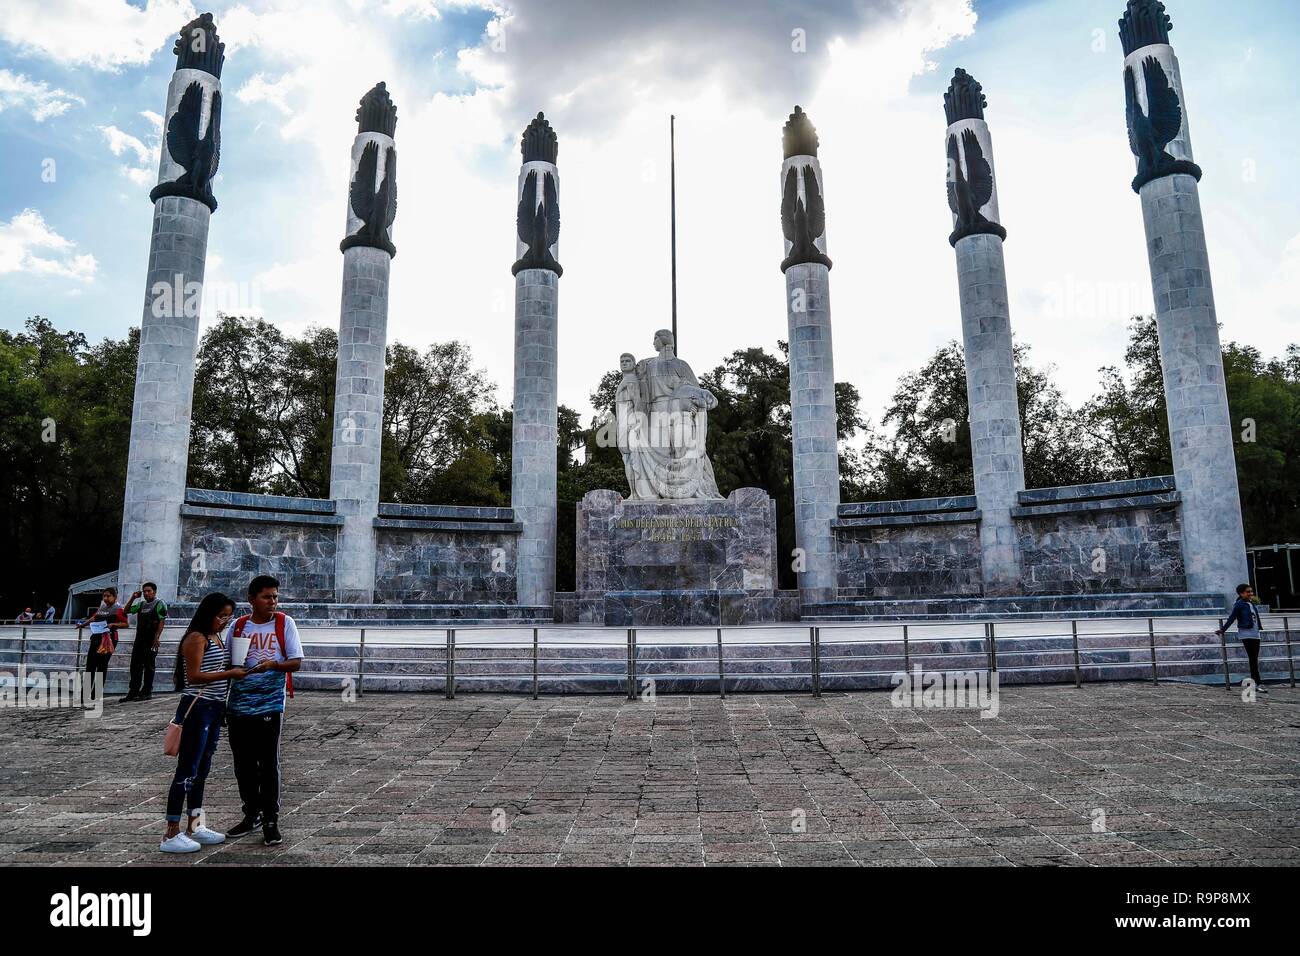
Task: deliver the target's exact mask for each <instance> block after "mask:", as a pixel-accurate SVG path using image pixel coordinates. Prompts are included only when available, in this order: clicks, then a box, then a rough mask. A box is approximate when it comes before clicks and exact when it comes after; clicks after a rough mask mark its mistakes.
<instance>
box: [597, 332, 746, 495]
mask: <svg viewBox="0 0 1300 956" xmlns="http://www.w3.org/2000/svg"><path fill="white" fill-rule="evenodd" d="M654 347H655V351H656V352H657V353H658V355H657V356H656V357H655V358H648V359H642V360H641V361H640V362H638V361H637V360H636V358H635V356H633V355H631V354H630V353H626V352H625V353H624V354H623V355H622V356H621V357H620V359H619V365H620V367H621V368H622V370H623V378H622V381H620V382H619V385H618V390H617V392H616V393H615V400H614V405H615V420H616V425H617V429H618V450H619V452H620V453H621V454H622V456H623V470H624V473H625V474H626V475H627V483H628V488H629V494H628V500H630V501H656V500H670V501H673V500H677V501H680V500H688V499H701V498H703V499H720V498H721V497H722V495H721V494H719V493H718V485H717V482H716V481H715V480H714V478H713V465H712V464H711V463H710V462H709V456H708V454H707V453H706V451H705V438H706V435H707V433H708V422H709V411H710V410H711V409H713V408H716V407H717V405H718V399H717V398H716V397H715V396H714V395H713V394H712V393H711V392H708V391H706V390H705V389H703V388H701V387H700V383H699V381H698V380H697V379H696V377H695V373H694V372H693V371H691V367H690V365H688V364H687V363H686V362H684V361H682V360H681V359H679V358H678V357H677V356H676V354H674V349H675V342H674V340H673V334H672V332H669V331H668V330H667V329H660V330H659V331H658V332H656V333H655V339H654Z"/></svg>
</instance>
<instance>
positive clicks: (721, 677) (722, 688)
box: [718, 628, 727, 700]
mask: <svg viewBox="0 0 1300 956" xmlns="http://www.w3.org/2000/svg"><path fill="white" fill-rule="evenodd" d="M726 679H727V675H726V672H725V671H724V670H723V667H722V628H718V696H719V697H720V698H722V699H724V700H725V699H726V697H727V685H726V683H725V681H726Z"/></svg>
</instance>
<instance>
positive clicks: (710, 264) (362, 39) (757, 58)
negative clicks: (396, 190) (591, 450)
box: [213, 0, 974, 408]
mask: <svg viewBox="0 0 1300 956" xmlns="http://www.w3.org/2000/svg"><path fill="white" fill-rule="evenodd" d="M481 9H482V10H483V14H484V18H485V22H487V20H488V19H489V18H493V17H495V18H497V19H498V20H500V21H502V22H504V23H505V29H504V33H502V34H497V32H496V30H495V29H493V30H491V31H485V33H484V34H483V35H482V36H481V37H479V38H478V40H477V42H476V43H475V45H474V46H472V47H470V48H467V49H462V50H460V51H458V52H457V55H456V58H455V61H454V62H456V63H457V64H458V67H459V69H460V71H461V73H462V74H464V75H465V76H466V77H467V79H470V78H472V79H473V80H474V86H475V87H476V88H474V89H472V90H471V91H470V92H468V93H465V94H462V95H453V94H444V93H436V94H434V95H433V96H432V97H428V96H425V95H423V94H422V92H421V91H422V90H423V89H425V88H427V73H425V72H423V70H424V69H425V68H426V67H427V65H428V61H427V60H422V61H420V62H415V61H414V60H413V58H411V57H409V56H404V55H402V54H401V52H400V45H399V44H395V43H394V42H393V37H394V35H395V34H397V33H400V32H402V31H406V30H409V29H411V28H412V21H411V19H409V15H410V14H412V13H413V12H414V11H415V7H414V6H412V5H409V4H408V5H402V10H401V11H400V12H402V13H404V14H407V15H408V17H407V18H406V19H397V20H390V19H386V18H384V17H375V16H359V15H356V14H355V13H354V12H353V11H352V10H351V5H350V4H340V3H333V4H329V3H322V4H318V5H315V6H314V7H313V15H312V16H311V17H310V18H309V19H307V20H304V18H302V17H301V15H299V14H297V13H295V12H294V10H293V9H291V8H289V7H278V8H274V9H268V8H265V7H262V8H259V9H258V10H257V12H254V11H253V10H250V9H249V8H247V7H244V6H241V7H237V8H235V9H233V10H231V11H228V12H227V13H225V14H224V15H222V16H220V17H219V18H218V20H219V28H220V31H221V35H222V38H223V39H224V40H225V41H226V42H227V44H228V46H229V47H230V48H244V47H249V48H256V49H255V51H254V52H255V53H256V54H257V55H258V56H259V57H260V58H261V61H262V62H267V63H274V64H275V68H276V71H277V72H275V73H258V74H255V75H253V77H252V78H251V79H249V80H245V81H244V83H243V85H242V86H240V87H239V89H238V90H237V93H236V95H237V97H238V99H239V100H240V103H241V106H242V107H243V108H247V109H250V110H258V111H260V114H261V115H262V116H265V117H266V118H267V119H268V120H270V121H272V122H273V123H274V124H275V125H276V127H277V132H276V133H272V134H269V135H278V136H279V137H281V138H282V139H283V140H286V141H293V142H294V143H296V144H299V145H298V147H296V148H297V149H298V151H299V153H301V145H302V144H307V145H309V146H310V147H311V149H310V151H309V152H308V153H306V157H310V158H311V159H314V160H315V163H314V166H315V169H311V168H310V166H304V167H303V171H302V174H301V175H300V176H299V177H298V178H297V180H296V182H295V188H294V189H293V190H281V191H277V194H276V196H275V197H274V200H273V201H274V202H275V203H277V208H276V210H275V212H274V213H271V212H270V211H269V210H268V211H267V214H269V215H274V218H275V219H276V221H278V222H280V223H283V224H285V226H284V228H286V229H287V230H290V231H291V232H292V235H293V241H292V242H290V243H288V247H289V248H292V249H295V250H301V252H299V253H297V254H296V255H294V256H293V257H292V258H289V257H286V256H284V255H281V256H279V257H277V261H276V262H275V264H274V265H273V266H271V267H269V268H265V269H263V270H262V271H261V272H260V274H258V275H257V276H256V278H255V281H254V285H255V287H256V288H257V290H258V291H259V293H260V297H259V298H260V302H261V304H262V306H263V308H264V310H265V313H266V315H267V316H268V317H270V318H271V319H272V320H273V321H275V322H277V323H278V324H283V325H285V326H286V327H289V328H301V327H303V326H304V325H306V324H308V323H313V322H314V323H317V324H331V325H332V324H334V323H335V322H337V319H338V308H339V305H338V303H339V281H340V278H341V265H342V263H341V257H340V255H339V253H338V247H337V242H338V239H341V238H342V228H343V212H344V204H345V202H346V195H347V181H346V169H347V165H346V164H347V155H348V148H349V146H350V144H351V142H352V137H353V135H354V134H355V131H356V126H355V119H354V116H353V113H354V111H355V104H356V102H357V100H358V99H359V97H360V96H361V94H362V93H364V92H365V91H366V90H367V89H369V88H370V86H372V85H373V84H374V82H376V81H377V80H380V79H383V80H386V81H387V82H388V88H389V90H390V91H391V92H392V95H393V98H394V100H395V101H396V103H397V105H398V125H397V146H398V152H399V153H400V154H401V156H402V162H401V164H400V168H401V170H402V172H401V182H400V203H399V210H398V217H397V222H396V227H395V230H394V241H395V242H396V244H397V247H398V250H399V252H398V256H397V259H396V260H395V261H394V263H393V272H392V285H391V301H390V309H389V338H390V341H391V340H400V341H403V342H407V343H409V344H412V345H423V344H426V343H428V342H430V341H434V340H440V339H449V338H462V339H466V340H468V341H469V342H470V343H471V345H472V347H473V348H474V351H475V355H476V357H477V358H478V360H479V362H480V363H482V364H483V365H485V366H486V367H487V368H488V370H489V372H490V374H491V375H492V377H493V378H494V379H495V381H496V382H497V384H498V390H499V398H500V400H501V401H503V402H505V403H509V401H510V399H511V396H510V384H511V377H512V368H513V350H512V342H511V329H512V327H513V318H512V309H513V279H512V277H511V275H510V265H511V263H512V262H513V260H514V216H515V178H516V175H517V172H518V166H519V153H518V142H519V136H520V134H521V133H522V130H523V127H524V125H525V124H526V123H527V120H528V119H529V118H530V117H531V116H532V115H534V114H535V113H536V112H537V111H538V110H539V109H544V110H545V111H546V113H547V116H548V118H550V119H551V121H552V123H553V124H554V125H555V127H556V130H557V132H558V135H559V138H560V160H559V167H560V177H561V205H562V207H563V211H564V223H565V225H564V229H563V231H562V235H561V250H560V251H561V261H562V262H563V263H564V265H565V269H566V272H565V278H564V280H563V282H562V286H563V288H562V293H561V300H562V305H561V315H560V330H561V331H560V345H561V366H560V397H561V400H562V401H563V402H565V403H566V404H569V405H572V406H575V407H578V408H585V407H586V405H587V398H588V394H589V393H590V391H591V389H592V388H593V387H594V385H595V383H596V382H597V381H598V380H599V378H600V376H601V374H603V373H604V372H605V371H606V370H607V369H609V368H613V367H614V366H615V365H616V362H617V357H618V354H619V352H621V351H623V350H625V349H633V350H635V351H637V352H638V353H644V352H646V351H648V349H649V344H650V343H649V339H650V337H651V335H652V334H653V331H654V330H655V329H658V328H661V327H663V326H664V325H666V324H667V315H668V306H669V286H668V273H669V270H668V255H667V250H668V215H667V201H668V175H667V118H668V113H669V112H670V111H676V112H677V114H678V161H679V166H678V193H679V195H678V206H679V229H678V243H679V275H680V283H681V288H680V297H679V301H680V306H681V315H682V336H683V342H684V356H685V357H686V358H687V359H688V360H689V361H691V362H692V364H693V365H694V366H695V368H696V369H697V370H700V371H703V370H706V369H708V368H711V367H712V366H713V365H714V364H716V363H717V362H718V361H720V360H721V359H722V358H723V357H724V356H725V355H727V354H729V353H730V352H731V351H732V350H734V349H737V348H741V347H745V346H748V345H753V344H763V345H766V346H767V347H769V348H773V349H774V348H775V344H776V341H777V339H779V338H785V337H786V330H785V311H784V304H783V303H784V286H783V282H782V279H781V274H780V271H779V269H778V264H779V262H780V259H781V232H780V223H779V217H778V214H777V208H778V205H779V200H780V189H779V182H778V172H779V169H780V163H781V151H780V137H781V126H782V124H783V123H784V122H785V119H786V116H787V114H788V113H789V112H790V110H791V108H792V107H793V105H794V104H795V103H796V102H801V103H803V104H804V105H805V106H806V107H808V108H809V109H810V110H811V111H813V114H812V115H813V119H814V122H816V123H818V125H819V128H821V129H822V130H823V142H824V143H825V144H827V152H826V153H824V157H825V160H826V163H827V168H828V172H827V175H828V178H829V183H830V185H829V187H828V188H829V190H830V191H831V202H832V205H831V209H830V216H831V230H832V232H831V241H832V252H831V254H832V256H833V257H836V256H839V255H843V260H842V261H845V262H847V263H849V265H848V266H847V267H846V272H847V275H848V277H849V278H847V279H845V280H844V281H845V282H846V284H855V283H854V280H853V278H852V277H853V276H854V273H855V272H857V273H860V272H861V270H860V269H855V268H854V266H853V262H854V261H855V260H857V261H859V262H860V261H861V256H862V255H863V254H864V248H863V247H864V245H866V246H869V245H870V244H871V243H875V242H887V241H888V239H887V230H883V229H854V228H851V225H850V224H851V223H852V221H853V220H854V218H855V209H854V203H855V202H857V201H858V198H859V196H862V194H863V193H864V192H865V189H864V188H863V186H862V185H861V184H858V183H856V182H855V180H858V179H860V178H861V176H860V174H859V173H858V172H857V170H858V167H859V165H860V160H859V155H860V154H861V153H862V152H864V151H865V152H871V151H872V150H876V149H877V142H876V138H877V137H879V138H881V139H883V140H885V141H891V140H892V139H894V138H895V137H896V136H897V135H898V130H900V129H904V130H905V131H906V135H907V136H917V131H918V129H919V130H920V132H919V142H920V146H919V147H918V152H919V154H920V155H921V156H923V157H926V158H933V157H931V156H930V154H931V153H932V152H935V149H934V148H933V147H934V143H933V139H934V137H933V135H932V134H933V127H934V125H935V123H936V122H938V124H939V126H940V128H941V127H942V111H941V110H940V111H939V113H938V120H937V121H936V120H935V117H934V115H933V113H934V110H933V109H932V110H930V111H929V115H927V116H926V117H925V121H924V122H922V121H921V120H919V119H918V117H917V115H916V114H915V113H914V112H913V113H912V114H911V115H905V116H903V118H902V119H901V120H898V121H896V120H895V119H894V118H893V117H892V116H891V114H890V111H889V109H887V108H886V104H888V103H891V102H892V101H895V100H897V99H899V98H901V97H903V96H904V95H905V94H906V91H907V87H908V83H909V81H910V79H911V78H912V77H913V76H915V75H916V74H917V73H919V72H922V71H924V70H926V69H928V68H929V67H930V64H929V62H928V57H929V55H930V53H931V52H932V51H933V50H934V49H936V48H939V47H942V46H943V45H944V44H946V43H949V42H951V41H952V40H953V39H954V38H957V37H961V36H965V35H967V34H968V33H969V32H970V31H971V29H972V26H973V22H974V15H973V13H972V12H971V6H970V3H969V2H968V0H907V2H904V3H893V2H889V3H885V2H865V3H862V4H858V5H857V6H856V7H854V8H851V9H846V10H844V11H842V12H838V13H826V12H824V11H822V10H820V9H819V8H818V5H817V4H814V3H811V2H809V3H804V4H796V5H795V6H794V7H792V8H788V9H782V10H767V11H765V12H763V13H761V14H759V15H757V16H750V15H749V14H746V15H744V16H738V15H737V14H736V13H735V8H734V6H733V5H729V4H726V3H723V2H721V0H705V2H701V3H695V4H692V5H691V6H690V7H686V8H680V9H669V10H667V11H666V12H665V10H664V8H662V7H654V6H648V5H647V6H638V7H635V8H634V7H631V6H614V5H604V6H601V7H599V8H598V9H594V8H592V7H591V6H590V5H588V4H584V3H580V2H577V0H569V2H556V0H547V2H546V3H544V4H541V3H537V2H535V0H515V2H512V3H510V4H509V10H508V11H507V10H505V9H503V8H497V7H495V6H490V5H489V4H486V3H485V4H482V5H481ZM792 11H793V12H792ZM796 28H798V29H803V30H805V31H806V36H807V52H805V53H797V52H795V51H794V50H792V49H791V44H792V31H793V30H795V29H796ZM304 31H305V32H304ZM498 38H500V39H504V49H500V46H501V44H500V42H496V43H495V45H494V41H498ZM828 77H829V79H828ZM268 107H269V108H268ZM864 110H869V111H870V112H869V116H868V117H864V115H863V112H864ZM876 124H882V125H879V126H877V125H876ZM831 143H836V144H838V145H836V146H831V145H830V144H831ZM877 151H878V150H877ZM908 155H909V157H910V156H911V154H910V153H909V154H908ZM936 155H937V157H938V158H937V159H936V160H935V161H934V162H933V163H930V164H929V165H930V166H932V167H934V168H933V169H927V165H926V163H925V162H920V163H912V164H911V166H910V167H908V168H905V169H904V173H906V174H907V176H909V177H914V178H918V179H919V181H921V182H923V183H924V186H922V187H921V188H922V190H923V192H924V191H925V190H930V187H934V188H933V190H930V191H932V192H933V193H934V195H935V196H936V197H939V198H937V201H936V203H932V204H930V205H931V207H932V208H931V210H930V211H931V215H930V217H929V220H928V221H930V222H931V223H932V224H934V223H937V226H935V229H936V230H937V232H936V234H937V235H938V236H939V237H940V238H939V242H940V243H942V240H943V237H944V236H946V235H947V231H948V229H949V228H950V224H949V223H948V222H947V221H946V217H947V209H946V206H945V204H944V201H943V199H942V187H941V185H938V186H935V185H934V183H931V182H930V181H929V179H928V178H927V174H928V173H929V172H933V173H934V175H935V176H936V177H937V179H936V180H935V182H936V183H939V184H941V183H942V176H943V172H942V159H943V156H942V150H941V149H940V150H938V151H937V153H936ZM886 192H887V193H888V195H886V196H884V197H882V198H880V199H877V200H868V199H866V198H865V196H863V198H862V202H864V203H865V202H876V203H882V204H883V205H882V207H881V209H880V216H879V221H880V222H881V223H888V224H889V225H890V226H891V227H892V226H893V225H894V224H895V220H897V219H914V218H916V217H915V215H914V209H915V206H916V203H915V197H914V196H913V197H911V198H910V199H909V196H908V195H907V193H906V190H905V188H903V187H901V186H900V187H895V186H893V185H891V186H890V187H889V189H888V190H886ZM855 193H857V195H855ZM229 208H230V206H229V201H228V200H225V204H224V205H223V211H224V210H226V209H229ZM837 222H838V223H839V224H840V225H839V226H838V227H837V226H836V223H837ZM220 232H221V229H220V225H219V224H214V229H213V242H214V245H219V244H220V242H221V241H222V240H221V239H220V237H219V236H220ZM931 238H933V236H929V235H927V236H926V237H925V239H926V240H927V241H928V240H929V239H931ZM231 258H232V257H227V261H228V262H229V261H231ZM951 271H952V270H951V264H950V263H948V272H951ZM840 276H841V272H840V271H838V270H837V272H836V273H835V278H834V279H833V282H835V283H839V282H840V281H841V279H840ZM860 281H861V283H862V285H861V286H860V287H861V288H862V290H863V293H864V294H866V295H867V296H869V297H870V296H871V295H872V294H873V290H874V286H875V285H878V284H879V282H880V277H878V276H877V277H873V278H864V279H863V280H860ZM854 291H855V292H856V291H858V289H857V288H855V289H854ZM943 291H944V290H943V289H942V286H940V287H939V288H938V289H937V290H936V292H935V294H936V295H941V294H942V292H943ZM836 298H837V304H836V306H835V309H836V313H837V315H840V314H843V315H844V317H845V322H844V325H845V326H846V331H845V334H844V339H845V340H846V342H845V347H843V348H842V349H840V350H839V351H841V352H842V354H843V356H844V359H843V361H842V365H843V366H844V367H845V370H846V371H848V372H850V373H857V374H853V375H843V376H841V377H844V378H860V377H861V368H862V366H863V364H864V362H865V361H866V360H867V359H865V358H864V357H874V356H875V354H876V353H875V350H873V348H872V347H871V342H870V337H871V336H872V335H873V334H878V333H879V330H880V328H881V326H880V325H879V324H876V323H878V322H883V321H885V320H886V316H885V315H881V316H879V317H877V318H873V319H872V320H871V322H868V323H865V324H864V323H862V322H861V321H859V322H858V323H857V324H858V326H859V332H858V338H859V339H860V341H859V340H855V337H854V333H853V332H850V331H849V330H848V328H847V327H848V326H852V325H853V324H854V320H853V319H852V318H851V317H852V316H853V313H854V311H855V310H854V308H853V307H852V306H851V304H850V302H849V301H848V300H847V299H845V300H844V301H842V302H840V301H839V300H840V298H841V297H840V296H838V295H837V297H836ZM945 306H946V307H947V308H949V309H950V310H951V309H954V308H955V290H954V296H953V298H952V299H951V300H950V301H947V302H946V303H945ZM841 309H842V313H841V311H840V310H841ZM889 318H890V319H892V318H894V317H893V316H890V317H889ZM956 327H957V328H959V325H958V326H956ZM873 330H874V331H873ZM839 335H840V333H839V330H838V328H837V337H839ZM838 344H839V343H838V342H837V345H838Z"/></svg>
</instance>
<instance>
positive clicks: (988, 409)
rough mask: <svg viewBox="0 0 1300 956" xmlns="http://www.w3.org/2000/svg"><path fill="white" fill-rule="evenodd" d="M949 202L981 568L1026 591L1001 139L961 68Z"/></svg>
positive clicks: (995, 582)
mask: <svg viewBox="0 0 1300 956" xmlns="http://www.w3.org/2000/svg"><path fill="white" fill-rule="evenodd" d="M943 99H944V111H945V113H946V114H947V118H948V131H947V133H946V135H945V137H944V141H945V149H946V151H947V154H948V205H949V207H950V208H951V210H952V216H953V231H952V235H951V236H949V237H948V240H949V242H950V243H951V244H952V247H953V250H954V251H955V252H956V255H957V285H958V288H959V290H960V295H961V331H962V347H963V350H964V351H965V354H966V397H967V401H968V403H969V406H970V438H971V463H972V466H973V469H974V473H975V499H976V501H977V502H978V507H979V511H980V524H979V533H980V568H981V573H982V577H983V586H984V594H985V595H986V596H1006V595H1014V594H1020V593H1021V568H1020V546H1019V542H1018V539H1017V535H1016V526H1015V522H1014V521H1013V520H1012V517H1011V509H1012V508H1014V507H1015V506H1016V493H1017V492H1020V491H1024V489H1025V461H1024V445H1023V442H1022V439H1021V434H1020V404H1019V400H1018V399H1017V396H1016V364H1015V352H1014V349H1013V344H1012V340H1011V312H1010V310H1009V308H1008V304H1007V270H1006V262H1005V260H1004V258H1003V255H1002V242H1003V240H1004V239H1006V235H1007V233H1006V230H1005V229H1003V228H1002V226H1001V223H1000V217H999V214H998V193H997V177H996V176H995V174H994V171H993V141H992V139H991V138H990V136H989V127H988V124H987V123H986V122H985V121H984V108H985V107H986V106H987V105H988V102H987V100H986V99H985V97H984V93H983V90H982V88H981V87H980V84H979V83H977V82H976V81H975V79H974V78H973V77H971V76H970V74H968V73H967V72H966V71H965V70H960V69H959V70H957V71H956V73H955V75H954V76H953V79H952V83H951V84H950V85H949V87H948V92H947V93H946V94H944V98H943Z"/></svg>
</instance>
